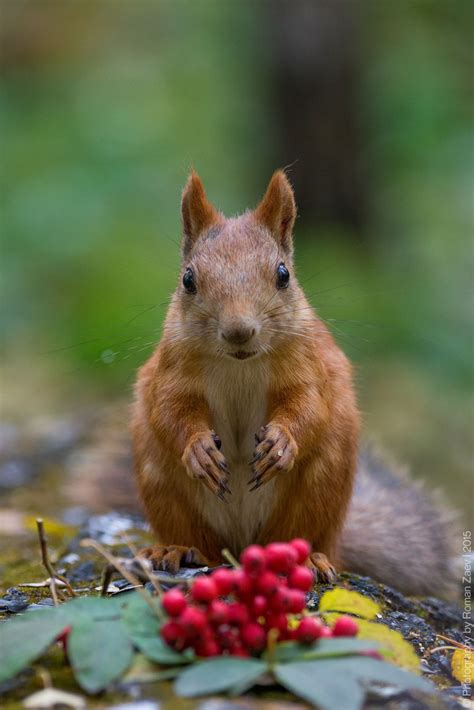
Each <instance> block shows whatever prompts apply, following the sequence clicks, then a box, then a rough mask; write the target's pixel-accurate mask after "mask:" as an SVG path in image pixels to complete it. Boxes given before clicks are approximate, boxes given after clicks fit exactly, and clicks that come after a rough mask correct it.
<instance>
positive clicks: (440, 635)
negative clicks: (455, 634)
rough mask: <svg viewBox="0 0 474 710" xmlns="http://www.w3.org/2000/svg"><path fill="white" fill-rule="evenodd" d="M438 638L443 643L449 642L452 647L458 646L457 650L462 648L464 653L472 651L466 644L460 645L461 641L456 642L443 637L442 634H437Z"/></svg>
mask: <svg viewBox="0 0 474 710" xmlns="http://www.w3.org/2000/svg"><path fill="white" fill-rule="evenodd" d="M436 636H437V637H438V638H439V639H441V640H442V641H447V642H448V643H449V644H450V646H456V648H462V649H464V651H470V650H471V649H470V648H469V646H467V645H466V644H465V643H459V641H455V640H454V639H450V638H449V636H443V635H442V634H436Z"/></svg>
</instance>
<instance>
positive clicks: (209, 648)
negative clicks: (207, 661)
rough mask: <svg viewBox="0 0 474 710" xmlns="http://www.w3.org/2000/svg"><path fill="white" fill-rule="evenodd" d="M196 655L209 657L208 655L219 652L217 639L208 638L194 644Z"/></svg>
mask: <svg viewBox="0 0 474 710" xmlns="http://www.w3.org/2000/svg"><path fill="white" fill-rule="evenodd" d="M194 650H195V651H196V653H197V655H198V656H201V657H202V658H209V657H210V656H218V655H219V654H220V651H221V649H220V647H219V644H218V643H217V641H214V639H208V640H206V641H203V642H201V643H198V644H196V646H195V649H194Z"/></svg>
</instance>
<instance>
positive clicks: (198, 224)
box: [181, 170, 221, 256]
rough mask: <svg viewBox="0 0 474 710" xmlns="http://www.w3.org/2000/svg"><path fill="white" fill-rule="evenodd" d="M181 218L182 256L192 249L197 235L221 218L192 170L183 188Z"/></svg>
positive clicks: (199, 179)
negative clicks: (182, 235)
mask: <svg viewBox="0 0 474 710" xmlns="http://www.w3.org/2000/svg"><path fill="white" fill-rule="evenodd" d="M181 214H182V218H183V232H184V239H183V254H184V256H186V255H187V254H188V253H189V252H190V250H191V249H192V247H193V245H194V243H195V242H196V240H197V238H198V237H199V235H200V234H201V233H202V232H203V231H204V230H206V229H209V228H210V227H212V226H213V225H215V224H217V223H218V222H220V219H221V216H220V215H219V213H218V212H217V210H216V209H215V208H214V207H213V206H212V205H211V203H210V202H209V201H208V199H207V197H206V192H205V190H204V185H203V184H202V182H201V178H200V177H199V175H198V174H197V173H196V172H195V171H194V170H192V171H191V174H190V176H189V178H188V180H187V182H186V185H185V186H184V190H183V196H182V199H181Z"/></svg>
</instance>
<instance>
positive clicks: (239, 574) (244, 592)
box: [233, 569, 253, 599]
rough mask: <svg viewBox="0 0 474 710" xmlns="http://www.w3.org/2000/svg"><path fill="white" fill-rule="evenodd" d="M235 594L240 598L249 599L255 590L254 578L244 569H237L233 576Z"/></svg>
mask: <svg viewBox="0 0 474 710" xmlns="http://www.w3.org/2000/svg"><path fill="white" fill-rule="evenodd" d="M233 589H234V594H235V595H236V597H238V598H239V599H248V597H250V596H251V594H252V592H253V580H252V578H251V577H250V576H249V574H248V572H246V571H245V570H244V569H236V570H235V572H234V578H233Z"/></svg>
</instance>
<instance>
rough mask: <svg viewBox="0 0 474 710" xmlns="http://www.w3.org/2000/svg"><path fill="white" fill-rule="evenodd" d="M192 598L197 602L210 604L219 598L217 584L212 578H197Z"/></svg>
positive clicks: (192, 588) (192, 589) (192, 590)
mask: <svg viewBox="0 0 474 710" xmlns="http://www.w3.org/2000/svg"><path fill="white" fill-rule="evenodd" d="M191 596H192V598H193V599H194V601H195V602H201V603H202V604H209V603H210V602H212V600H213V599H215V598H216V597H217V587H216V583H215V582H214V581H213V580H212V579H211V577H204V576H202V577H197V578H196V579H195V580H194V582H193V586H192V587H191Z"/></svg>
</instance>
